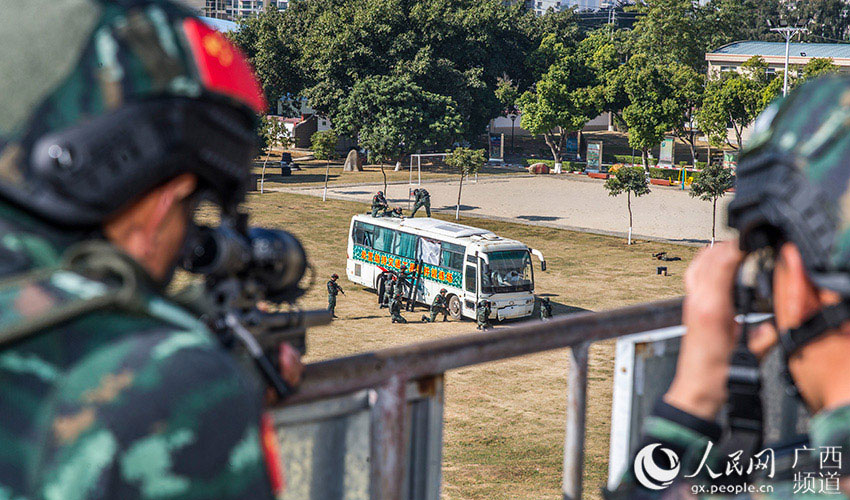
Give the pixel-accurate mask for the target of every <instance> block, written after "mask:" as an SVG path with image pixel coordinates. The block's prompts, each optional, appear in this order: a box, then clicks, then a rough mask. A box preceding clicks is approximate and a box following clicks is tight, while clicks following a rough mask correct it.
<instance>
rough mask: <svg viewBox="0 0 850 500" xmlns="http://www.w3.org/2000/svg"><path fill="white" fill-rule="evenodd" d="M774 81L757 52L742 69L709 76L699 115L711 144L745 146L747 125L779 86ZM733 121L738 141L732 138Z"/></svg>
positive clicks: (739, 147) (701, 124)
mask: <svg viewBox="0 0 850 500" xmlns="http://www.w3.org/2000/svg"><path fill="white" fill-rule="evenodd" d="M775 81H776V79H774V80H773V82H775ZM773 82H771V80H770V77H769V76H768V75H767V64H766V63H765V62H764V60H763V59H762V58H760V57H758V56H754V57H752V58H750V60H748V61H747V62H746V63H745V64H744V65H743V66H742V70H741V71H740V72H735V71H728V72H724V73H722V74H721V75H720V77H719V78H714V79H710V80H709V82H708V85H706V88H705V97H704V98H703V105H702V108H701V109H700V111H699V113H698V118H699V123H700V126H701V128H702V130H703V132H705V133H706V134H707V135H708V138H709V141H710V142H711V144H712V145H714V146H717V147H723V146H724V145H725V144H729V145H730V146H732V147H737V149H738V150H740V149H741V148H743V144H744V140H743V133H744V129H745V128H746V127H747V125H749V124H750V123H752V121H753V120H755V118H756V117H757V116H758V114H759V113H760V112H761V111H762V110H763V109H764V106H766V104H767V103H766V102H765V95H766V92H767V91H768V90H769V89H774V88H776V84H775V83H773ZM730 123H731V125H732V129H733V131H734V133H735V139H736V144H732V143H731V142H730V141H729V137H728V135H729V134H728V128H727V125H728V124H730Z"/></svg>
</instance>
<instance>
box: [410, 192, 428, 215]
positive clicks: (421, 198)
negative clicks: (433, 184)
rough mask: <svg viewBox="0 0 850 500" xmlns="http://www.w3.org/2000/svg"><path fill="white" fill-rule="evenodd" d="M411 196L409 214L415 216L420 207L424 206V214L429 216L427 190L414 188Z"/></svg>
mask: <svg viewBox="0 0 850 500" xmlns="http://www.w3.org/2000/svg"><path fill="white" fill-rule="evenodd" d="M413 196H414V202H413V212H411V213H410V216H411V217H416V212H417V211H418V210H419V209H420V208H422V207H425V215H427V216H428V217H431V194H430V193H428V190H427V189H423V188H419V189H414V190H413Z"/></svg>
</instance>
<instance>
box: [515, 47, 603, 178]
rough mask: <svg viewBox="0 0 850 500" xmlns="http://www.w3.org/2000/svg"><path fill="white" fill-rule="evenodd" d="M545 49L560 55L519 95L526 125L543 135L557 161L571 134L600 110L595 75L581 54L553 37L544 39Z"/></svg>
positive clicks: (523, 120)
mask: <svg viewBox="0 0 850 500" xmlns="http://www.w3.org/2000/svg"><path fill="white" fill-rule="evenodd" d="M540 50H541V51H551V52H554V53H556V54H558V57H557V59H556V60H555V62H554V63H553V64H552V65H551V66H550V67H549V69H548V70H547V71H546V73H545V74H544V75H543V76H542V77H541V79H540V80H539V81H538V82H537V84H536V85H535V88H534V89H533V90H528V91H526V92H525V93H523V94H522V96H521V97H520V98H519V108H520V110H521V111H522V127H523V128H524V129H526V130H528V131H529V132H531V133H533V134H542V135H543V138H544V140H545V141H546V145H547V146H549V149H550V151H551V152H552V157H553V158H554V160H555V161H556V162H560V161H561V153H562V152H563V150H564V146H565V145H566V139H567V136H568V135H569V134H570V133H572V132H575V131H578V130H581V128H582V127H584V124H585V123H587V122H588V121H589V120H590V119H591V118H593V117H594V116H596V114H597V113H598V111H599V108H598V101H599V100H598V98H597V97H596V92H597V91H596V88H595V83H596V80H595V76H594V74H593V71H592V70H591V68H590V67H588V66H587V65H586V64H585V62H584V60H582V58H581V55H580V54H579V53H576V52H573V51H568V50H567V48H566V47H564V45H563V44H561V43H559V42H556V41H555V39H554V37H553V36H549V37H547V38H546V39H544V41H543V43H542V44H541V49H540Z"/></svg>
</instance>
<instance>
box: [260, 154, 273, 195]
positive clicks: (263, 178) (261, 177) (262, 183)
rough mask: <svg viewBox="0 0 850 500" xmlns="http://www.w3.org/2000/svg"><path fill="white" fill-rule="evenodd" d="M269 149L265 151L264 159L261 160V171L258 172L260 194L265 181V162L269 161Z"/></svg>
mask: <svg viewBox="0 0 850 500" xmlns="http://www.w3.org/2000/svg"><path fill="white" fill-rule="evenodd" d="M270 154H271V151H266V159H265V160H263V173H261V174H260V194H263V186H264V185H265V183H266V163H268V162H269V155H270Z"/></svg>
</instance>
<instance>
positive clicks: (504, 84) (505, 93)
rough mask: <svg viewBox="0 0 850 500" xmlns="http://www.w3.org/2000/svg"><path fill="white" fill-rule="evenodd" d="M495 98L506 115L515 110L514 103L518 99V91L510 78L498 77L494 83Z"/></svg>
mask: <svg viewBox="0 0 850 500" xmlns="http://www.w3.org/2000/svg"><path fill="white" fill-rule="evenodd" d="M496 98H497V99H498V100H499V102H500V103H501V104H502V109H503V110H504V113H505V114H506V115H509V114H511V113H516V112H517V107H516V103H517V100H518V99H519V91H518V90H517V87H516V85H514V82H512V81H511V79H510V78H507V77H503V78H499V81H498V82H497V83H496Z"/></svg>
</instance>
